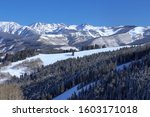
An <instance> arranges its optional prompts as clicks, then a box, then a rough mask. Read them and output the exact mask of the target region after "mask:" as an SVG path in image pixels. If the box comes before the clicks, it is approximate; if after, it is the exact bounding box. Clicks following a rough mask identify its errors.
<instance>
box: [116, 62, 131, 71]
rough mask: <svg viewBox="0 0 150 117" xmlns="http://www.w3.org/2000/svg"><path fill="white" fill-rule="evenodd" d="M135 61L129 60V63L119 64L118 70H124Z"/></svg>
mask: <svg viewBox="0 0 150 117" xmlns="http://www.w3.org/2000/svg"><path fill="white" fill-rule="evenodd" d="M132 63H133V62H128V63H124V64H122V65H119V66H117V68H116V70H117V71H122V70H123V69H124V68H125V67H129V65H130V64H132Z"/></svg>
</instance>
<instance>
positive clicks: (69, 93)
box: [53, 85, 78, 100]
mask: <svg viewBox="0 0 150 117" xmlns="http://www.w3.org/2000/svg"><path fill="white" fill-rule="evenodd" d="M77 88H78V85H76V86H74V87H73V88H71V89H69V90H67V91H65V92H64V93H62V94H61V95H59V96H57V97H55V98H53V100H67V99H68V98H70V97H71V96H72V94H73V93H74V92H77V91H78V90H77Z"/></svg>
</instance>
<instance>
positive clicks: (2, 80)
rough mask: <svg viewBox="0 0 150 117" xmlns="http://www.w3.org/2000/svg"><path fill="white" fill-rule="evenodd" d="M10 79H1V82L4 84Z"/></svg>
mask: <svg viewBox="0 0 150 117" xmlns="http://www.w3.org/2000/svg"><path fill="white" fill-rule="evenodd" d="M7 80H9V79H8V78H3V79H0V84H3V83H4V82H5V81H7Z"/></svg>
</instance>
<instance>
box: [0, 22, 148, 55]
mask: <svg viewBox="0 0 150 117" xmlns="http://www.w3.org/2000/svg"><path fill="white" fill-rule="evenodd" d="M149 37H150V27H148V26H147V27H139V26H115V27H105V26H103V27H100V26H92V25H89V24H81V25H66V24H46V23H40V22H38V23H34V24H31V25H28V26H23V25H20V24H18V23H15V22H0V52H9V51H18V50H23V49H26V48H36V49H44V48H56V49H71V48H73V49H80V48H81V47H82V46H87V45H94V44H98V45H100V46H102V45H106V47H113V46H120V45H128V44H144V43H147V42H149V41H150V38H149Z"/></svg>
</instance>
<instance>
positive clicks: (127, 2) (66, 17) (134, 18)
mask: <svg viewBox="0 0 150 117" xmlns="http://www.w3.org/2000/svg"><path fill="white" fill-rule="evenodd" d="M0 21H14V22H18V23H20V24H23V25H28V24H32V23H34V22H45V23H66V24H84V23H87V24H92V25H99V26H116V25H140V26H146V25H150V0H1V1H0Z"/></svg>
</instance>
